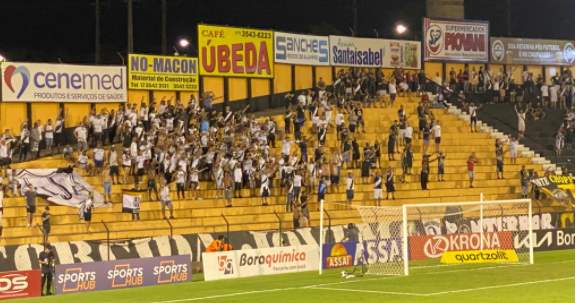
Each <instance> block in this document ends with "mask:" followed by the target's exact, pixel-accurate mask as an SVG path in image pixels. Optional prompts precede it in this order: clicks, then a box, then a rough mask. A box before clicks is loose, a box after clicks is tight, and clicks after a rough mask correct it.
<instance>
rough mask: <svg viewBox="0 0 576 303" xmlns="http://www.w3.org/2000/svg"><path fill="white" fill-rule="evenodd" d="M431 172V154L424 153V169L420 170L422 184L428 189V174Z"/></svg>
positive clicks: (423, 187)
mask: <svg viewBox="0 0 576 303" xmlns="http://www.w3.org/2000/svg"><path fill="white" fill-rule="evenodd" d="M429 173H430V155H428V154H424V155H422V171H420V186H421V187H422V189H428V175H429Z"/></svg>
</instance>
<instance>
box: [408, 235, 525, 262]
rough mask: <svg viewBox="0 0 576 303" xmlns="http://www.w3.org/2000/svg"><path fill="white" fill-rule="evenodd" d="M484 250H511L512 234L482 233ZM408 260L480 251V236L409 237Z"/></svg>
mask: <svg viewBox="0 0 576 303" xmlns="http://www.w3.org/2000/svg"><path fill="white" fill-rule="evenodd" d="M482 238H483V242H484V245H483V246H482V247H483V248H485V249H498V248H500V249H513V248H514V247H513V245H512V233H511V232H509V231H503V232H495V233H488V232H487V233H484V236H483V237H482ZM409 242H410V260H425V259H434V258H440V257H441V256H442V254H443V253H444V252H446V251H460V250H480V247H481V245H480V234H479V233H470V234H448V235H433V236H410V239H409Z"/></svg>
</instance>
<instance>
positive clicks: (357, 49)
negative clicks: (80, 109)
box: [330, 36, 386, 67]
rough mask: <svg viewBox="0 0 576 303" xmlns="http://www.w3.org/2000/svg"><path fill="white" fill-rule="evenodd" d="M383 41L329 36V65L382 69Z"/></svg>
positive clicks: (384, 46)
mask: <svg viewBox="0 0 576 303" xmlns="http://www.w3.org/2000/svg"><path fill="white" fill-rule="evenodd" d="M385 48H386V42H385V41H384V40H383V39H369V38H354V37H344V36H330V64H331V65H335V66H355V67H382V66H383V64H384V63H383V62H384V53H385Z"/></svg>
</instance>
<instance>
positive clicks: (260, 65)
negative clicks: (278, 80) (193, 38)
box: [198, 25, 274, 78]
mask: <svg viewBox="0 0 576 303" xmlns="http://www.w3.org/2000/svg"><path fill="white" fill-rule="evenodd" d="M273 40H274V39H273V33H272V31H268V30H257V29H249V28H238V27H226V26H214V25H198V48H199V52H200V56H199V57H200V74H201V75H206V76H229V77H254V78H272V77H273V76H274V64H273V42H274V41H273Z"/></svg>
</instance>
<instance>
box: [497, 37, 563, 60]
mask: <svg viewBox="0 0 576 303" xmlns="http://www.w3.org/2000/svg"><path fill="white" fill-rule="evenodd" d="M490 53H491V56H490V62H492V63H500V64H536V65H574V41H566V40H545V39H525V38H500V37H499V38H495V37H492V38H490Z"/></svg>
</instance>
